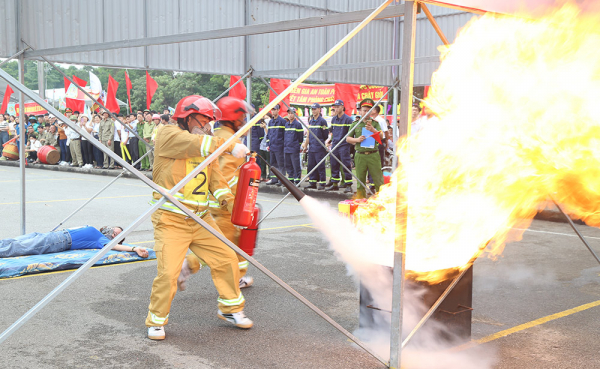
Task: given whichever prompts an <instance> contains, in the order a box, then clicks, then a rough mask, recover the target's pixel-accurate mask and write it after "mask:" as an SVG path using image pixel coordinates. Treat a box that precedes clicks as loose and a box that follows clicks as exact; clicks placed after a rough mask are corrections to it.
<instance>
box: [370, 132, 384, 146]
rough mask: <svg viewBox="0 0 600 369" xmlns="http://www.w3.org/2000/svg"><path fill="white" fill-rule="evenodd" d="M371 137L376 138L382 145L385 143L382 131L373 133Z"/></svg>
mask: <svg viewBox="0 0 600 369" xmlns="http://www.w3.org/2000/svg"><path fill="white" fill-rule="evenodd" d="M369 137H373V138H374V139H375V141H377V142H378V143H379V144H380V145H383V143H381V131H379V132H375V133H373V134H372V135H370V136H369Z"/></svg>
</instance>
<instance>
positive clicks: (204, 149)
mask: <svg viewBox="0 0 600 369" xmlns="http://www.w3.org/2000/svg"><path fill="white" fill-rule="evenodd" d="M211 143H212V136H208V135H205V136H204V137H203V139H202V145H201V146H200V154H202V156H209V155H210V144H211Z"/></svg>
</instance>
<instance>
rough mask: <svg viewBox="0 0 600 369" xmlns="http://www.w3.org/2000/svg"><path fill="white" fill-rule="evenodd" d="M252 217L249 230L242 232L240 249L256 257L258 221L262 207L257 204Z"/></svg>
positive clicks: (245, 229)
mask: <svg viewBox="0 0 600 369" xmlns="http://www.w3.org/2000/svg"><path fill="white" fill-rule="evenodd" d="M253 214H254V215H253V217H252V223H251V224H250V226H249V227H248V228H244V229H242V231H241V232H240V242H239V248H240V249H242V250H244V252H245V253H246V254H248V255H250V256H252V255H254V247H256V237H257V236H258V220H259V218H260V205H258V204H256V207H255V208H254V212H253Z"/></svg>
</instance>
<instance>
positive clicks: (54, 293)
mask: <svg viewBox="0 0 600 369" xmlns="http://www.w3.org/2000/svg"><path fill="white" fill-rule="evenodd" d="M0 77H2V78H4V79H5V80H7V82H9V83H10V84H11V85H14V86H15V88H17V89H18V90H19V91H21V92H22V93H26V94H27V96H28V97H29V98H31V99H32V100H34V101H35V102H36V103H38V104H39V105H40V106H42V107H44V108H46V109H47V110H48V111H49V112H51V113H52V114H54V115H56V116H57V117H58V119H59V120H61V121H62V122H64V123H66V124H67V125H68V126H69V127H71V128H72V129H74V130H75V131H76V132H77V133H79V134H80V135H82V136H83V137H84V138H86V139H88V140H90V141H91V142H92V143H93V144H94V145H96V146H97V147H99V148H100V149H101V150H102V151H104V152H105V153H106V154H107V155H109V156H110V157H112V158H113V159H114V160H115V161H116V162H117V163H119V164H121V165H122V166H123V168H126V169H127V170H129V171H130V172H132V173H133V174H134V175H135V176H137V177H138V178H139V179H141V180H142V182H144V183H146V184H147V185H148V186H149V187H151V188H152V189H153V190H154V191H156V192H157V193H159V194H160V195H161V196H162V198H161V199H160V200H159V201H158V202H156V203H155V204H154V205H153V206H151V207H150V208H149V209H148V210H147V211H146V212H144V213H143V214H142V215H141V216H140V217H138V218H137V219H136V221H135V222H134V223H133V224H132V225H130V226H129V227H127V228H126V229H124V230H123V232H121V233H120V234H119V236H118V237H117V238H115V239H113V240H111V242H109V243H108V244H107V245H105V247H104V248H103V249H101V250H100V251H99V252H98V253H97V254H96V255H95V256H94V257H92V258H91V259H90V260H88V261H87V262H86V263H85V264H84V265H82V266H81V267H80V269H81V272H79V269H78V272H75V273H73V274H72V275H70V276H69V277H68V278H67V279H66V280H65V281H63V282H62V283H61V284H60V285H59V286H58V287H57V288H55V289H54V290H53V291H52V292H50V293H49V294H48V295H47V296H46V297H44V298H43V299H42V300H41V301H40V302H38V303H37V304H36V305H35V306H34V307H33V308H31V309H30V310H29V311H28V312H27V313H25V314H24V315H23V316H22V317H21V318H19V319H18V320H17V321H16V322H15V323H13V324H12V325H11V326H10V327H9V328H8V329H6V330H5V331H4V332H3V333H2V334H0V343H2V342H3V341H4V340H6V339H7V338H8V337H10V335H12V334H13V333H14V332H15V331H17V330H18V329H19V328H20V327H21V326H22V325H23V324H25V322H27V321H28V320H29V319H31V318H32V317H33V316H35V314H37V313H38V312H39V311H40V310H41V309H42V308H43V307H44V306H46V305H47V304H48V303H49V302H50V301H52V300H53V299H54V298H55V297H56V296H58V294H60V293H61V292H62V291H63V290H64V289H65V288H66V287H67V286H69V285H70V284H71V283H72V282H73V281H74V280H75V279H77V278H79V276H80V275H81V274H83V272H84V271H85V270H87V269H89V268H90V267H91V266H92V265H93V264H94V263H95V262H96V261H98V260H99V259H100V258H101V257H102V256H104V255H105V254H106V253H107V252H108V251H109V250H110V249H112V247H113V246H114V245H115V244H117V243H118V242H119V241H120V240H121V239H123V238H124V237H125V236H126V235H128V234H129V233H130V232H131V231H132V230H133V229H134V228H135V227H137V226H138V225H139V224H140V223H141V222H143V221H144V220H145V219H146V218H147V217H149V216H150V215H151V214H152V213H153V212H154V211H155V210H157V209H158V208H159V207H160V206H161V205H162V204H164V203H165V202H166V201H167V200H168V201H170V202H171V203H172V204H173V205H175V206H176V207H177V208H178V209H180V210H181V211H183V212H184V213H185V214H186V215H187V216H188V217H189V218H191V219H193V220H194V221H195V222H197V223H198V224H200V225H201V226H202V227H204V228H205V229H206V230H207V231H209V232H210V233H211V234H212V235H213V236H215V237H217V238H218V239H219V240H221V242H223V243H224V244H226V245H227V246H229V247H230V248H231V249H233V250H234V251H235V252H237V253H238V254H240V255H242V256H243V257H244V258H245V259H246V260H248V262H250V263H251V264H252V265H254V266H255V267H256V268H257V269H259V270H260V271H261V272H263V273H264V274H266V275H267V276H268V277H269V278H271V279H272V280H273V281H274V282H276V283H277V284H279V285H280V286H281V287H283V288H284V289H285V290H286V291H287V292H289V293H290V294H291V295H293V296H294V297H296V298H297V299H298V300H300V301H301V302H302V303H303V304H305V305H306V306H307V307H309V308H310V309H311V310H313V311H314V312H315V313H316V314H317V315H319V316H320V317H321V318H323V319H324V320H325V321H327V322H328V323H329V324H331V325H332V326H333V327H335V328H336V329H337V330H338V331H340V332H341V333H343V334H344V335H345V336H346V337H348V338H350V339H351V340H352V341H354V342H355V343H356V344H357V345H359V346H360V347H362V348H363V349H364V350H365V351H367V352H368V353H369V354H371V355H372V356H373V357H375V358H376V359H377V360H379V361H381V362H382V363H384V364H386V365H387V362H386V361H385V360H384V359H382V358H381V357H379V356H378V355H377V354H376V353H375V352H373V351H372V350H371V349H370V348H369V347H368V346H366V345H365V344H364V343H363V342H361V341H360V340H359V339H358V338H356V337H355V336H354V335H353V334H351V333H350V332H348V331H347V330H346V329H345V328H343V327H342V326H341V325H339V324H338V323H337V322H336V321H335V320H333V319H331V318H330V317H329V316H328V315H327V314H325V313H324V312H323V311H321V310H320V309H319V308H318V307H316V306H315V305H314V304H312V303H311V302H310V301H308V300H307V299H306V298H304V296H302V295H301V294H300V293H298V292H297V291H295V290H294V289H293V288H292V287H290V286H289V285H288V284H287V283H285V282H284V281H283V280H281V279H280V278H279V277H277V276H276V275H275V274H273V273H272V272H271V271H270V270H268V269H267V268H266V267H264V266H263V265H262V264H260V263H259V262H258V261H256V260H255V259H254V258H252V257H251V256H250V255H248V254H247V253H246V252H244V251H243V250H242V249H240V248H239V247H237V246H236V245H235V244H233V243H232V242H231V241H229V240H228V239H227V238H226V237H225V236H223V235H222V234H221V233H220V232H219V231H217V230H215V229H214V228H212V227H211V226H210V225H209V224H208V223H206V222H205V221H204V220H203V219H201V218H200V217H198V216H197V215H196V214H195V213H194V212H192V211H191V210H190V209H189V208H187V207H186V206H185V205H183V204H181V203H180V202H179V201H178V200H177V199H176V198H175V197H174V196H173V195H174V194H176V193H177V192H178V191H179V190H180V189H181V188H183V186H185V184H186V183H187V182H188V181H190V180H191V179H192V178H195V177H196V176H197V175H198V174H199V173H200V172H201V171H202V170H203V169H204V168H205V167H206V166H208V164H210V163H211V162H212V161H214V160H215V159H217V158H218V157H219V156H220V155H221V154H222V153H223V152H224V151H225V149H226V148H227V147H229V146H230V145H231V144H232V143H233V142H234V140H235V139H237V138H238V137H239V136H241V134H243V133H244V132H246V131H247V130H248V129H249V128H250V127H251V125H252V124H254V122H253V121H254V120H255V119H253V120H252V121H251V122H248V123H247V124H246V125H244V126H243V127H241V128H240V130H239V131H238V132H236V133H235V135H234V136H232V137H230V138H229V139H228V140H227V141H225V143H223V144H222V145H221V146H219V147H218V148H217V149H216V150H215V151H214V152H213V153H212V154H211V155H209V156H208V157H207V158H206V160H204V161H203V162H202V164H200V165H198V166H197V167H196V168H195V169H194V170H192V171H191V172H190V173H189V174H188V175H187V176H186V177H185V178H183V179H182V180H181V181H180V182H179V183H178V184H176V185H175V186H174V187H173V188H172V189H171V190H170V191H168V192H167V191H166V190H165V189H163V188H162V187H160V186H158V185H156V184H155V183H154V182H152V181H151V180H150V179H149V178H147V177H146V176H145V175H143V174H141V173H140V172H138V171H137V170H136V169H135V168H134V167H133V166H131V165H130V164H128V163H127V162H126V161H125V160H123V159H122V158H121V157H119V156H118V155H116V154H115V153H114V152H112V151H111V150H108V149H107V148H106V147H105V146H103V145H102V144H100V143H99V142H98V141H97V140H93V137H92V136H91V135H90V134H89V133H88V132H87V131H85V130H83V129H81V127H79V126H78V125H77V124H74V123H73V122H72V121H70V120H69V119H67V117H65V116H64V115H62V114H61V113H60V112H59V111H57V110H56V109H54V108H53V107H52V106H51V105H49V104H48V103H46V102H45V101H44V100H42V99H41V98H40V97H39V96H37V95H36V94H35V93H33V91H31V90H29V89H27V88H26V87H25V86H23V85H22V84H20V83H18V82H17V81H16V80H14V78H12V77H11V76H10V75H9V74H8V73H6V72H5V71H3V70H1V69H0ZM276 99H279V98H276ZM274 101H276V100H274ZM266 108H267V107H265V109H266ZM256 120H258V119H256ZM105 150H106V151H105Z"/></svg>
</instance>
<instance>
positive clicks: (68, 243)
mask: <svg viewBox="0 0 600 369" xmlns="http://www.w3.org/2000/svg"><path fill="white" fill-rule="evenodd" d="M103 230H107V231H108V232H104V234H103V232H100V231H99V230H97V229H96V228H94V227H90V226H85V227H80V228H71V229H66V230H61V231H54V232H47V233H37V232H34V233H28V234H25V235H22V236H17V237H15V238H7V239H3V240H0V258H10V257H16V256H25V255H41V254H51V253H56V252H62V251H66V250H83V249H101V248H103V247H104V246H105V245H106V244H107V243H109V242H110V240H111V239H112V238H114V237H115V236H116V235H118V234H119V233H121V231H122V229H121V228H120V227H114V228H108V227H104V228H103ZM105 234H106V235H105ZM107 236H108V237H107ZM109 237H110V238H109ZM121 242H122V241H121ZM129 248H130V247H129V246H123V245H115V247H113V249H115V250H119V251H135V250H134V249H138V252H137V253H138V255H140V256H142V257H147V256H148V253H147V251H146V249H145V248H137V247H131V250H129ZM140 252H141V253H140ZM143 254H145V256H144V255H143Z"/></svg>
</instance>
